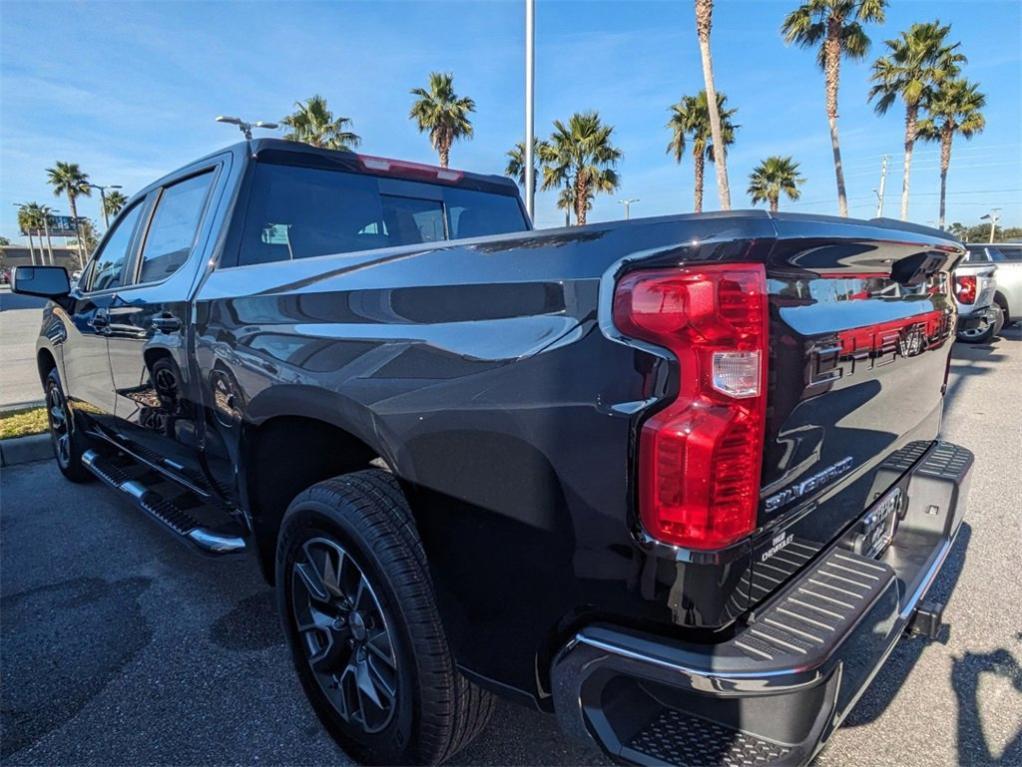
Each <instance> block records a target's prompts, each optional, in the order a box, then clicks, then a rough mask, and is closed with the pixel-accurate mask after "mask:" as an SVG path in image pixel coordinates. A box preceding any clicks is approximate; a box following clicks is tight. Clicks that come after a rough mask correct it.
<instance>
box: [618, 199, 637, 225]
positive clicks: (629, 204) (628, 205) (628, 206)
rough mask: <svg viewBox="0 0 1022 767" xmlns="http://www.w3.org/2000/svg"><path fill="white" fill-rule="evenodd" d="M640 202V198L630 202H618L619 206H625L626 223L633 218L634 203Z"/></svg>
mask: <svg viewBox="0 0 1022 767" xmlns="http://www.w3.org/2000/svg"><path fill="white" fill-rule="evenodd" d="M633 202H639V198H638V197H633V198H632V199H630V200H618V204H620V205H624V206H625V221H627V220H628V219H630V218H631V217H632V203H633Z"/></svg>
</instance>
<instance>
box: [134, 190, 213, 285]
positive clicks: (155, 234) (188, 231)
mask: <svg viewBox="0 0 1022 767" xmlns="http://www.w3.org/2000/svg"><path fill="white" fill-rule="evenodd" d="M212 180H213V171H211V170H210V171H206V172H205V173H201V174H199V175H198V176H192V177H191V178H189V179H185V180H184V181H179V182H178V183H176V184H173V185H172V186H168V187H167V188H166V189H164V190H163V194H161V195H160V200H159V202H158V203H157V204H156V212H155V213H154V214H153V220H152V223H151V224H150V225H149V233H148V234H147V235H146V239H145V246H144V247H143V248H142V268H141V271H140V273H139V278H138V281H139V282H141V283H146V282H158V281H159V280H162V279H164V278H166V277H169V276H170V275H171V274H173V273H174V272H176V271H177V270H178V268H179V267H180V266H181V264H183V263H184V262H185V261H186V260H187V259H188V254H189V253H191V251H192V246H193V245H194V244H195V235H196V232H197V231H198V229H199V219H200V218H201V217H202V210H203V207H204V206H205V203H206V196H207V195H208V194H209V186H210V183H211V182H212Z"/></svg>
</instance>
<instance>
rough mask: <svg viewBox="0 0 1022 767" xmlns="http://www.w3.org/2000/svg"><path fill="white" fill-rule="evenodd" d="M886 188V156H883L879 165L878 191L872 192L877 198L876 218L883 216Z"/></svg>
mask: <svg viewBox="0 0 1022 767" xmlns="http://www.w3.org/2000/svg"><path fill="white" fill-rule="evenodd" d="M885 186H887V155H884V161H883V163H881V165H880V191H877V190H876V189H874V190H873V194H875V195H876V196H877V218H880V217H881V216H883V215H884V187H885Z"/></svg>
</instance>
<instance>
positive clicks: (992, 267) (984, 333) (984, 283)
mask: <svg viewBox="0 0 1022 767" xmlns="http://www.w3.org/2000/svg"><path fill="white" fill-rule="evenodd" d="M996 275H997V265H996V264H992V263H989V262H983V261H977V260H972V261H963V262H962V263H960V264H959V265H958V268H957V269H955V272H954V284H955V300H956V301H957V302H958V325H957V327H956V334H957V337H958V340H959V341H962V342H964V343H969V344H980V343H987V342H988V341H990V339H992V338H993V337H994V336H996V335H997V334H998V333H1000V332H1001V328H1002V326H1003V325H1004V313H1003V312H1002V310H1001V307H1000V305H999V304H997V303H995V301H994V297H995V296H996V294H997V276H996Z"/></svg>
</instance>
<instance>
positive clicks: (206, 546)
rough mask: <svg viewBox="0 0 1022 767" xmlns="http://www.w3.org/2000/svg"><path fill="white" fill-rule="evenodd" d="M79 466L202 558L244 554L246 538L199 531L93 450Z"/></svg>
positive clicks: (182, 512)
mask: <svg viewBox="0 0 1022 767" xmlns="http://www.w3.org/2000/svg"><path fill="white" fill-rule="evenodd" d="M82 463H83V464H84V465H85V467H86V468H87V469H88V470H89V471H91V472H92V473H93V474H95V475H96V476H97V477H99V479H101V480H102V481H103V482H104V483H106V484H107V485H109V486H110V487H112V488H114V489H115V490H120V491H121V492H122V493H124V494H125V495H127V496H129V497H130V498H131V499H132V500H133V501H134V502H135V505H136V506H138V508H140V509H141V510H142V511H144V512H145V513H146V514H147V515H149V516H150V517H152V518H153V519H155V520H156V521H157V522H159V523H160V524H161V525H162V526H163V527H165V528H166V529H167V530H169V531H170V532H172V533H174V534H175V535H176V536H177V537H178V538H179V539H180V540H182V541H184V542H185V543H188V544H189V545H191V546H193V547H195V548H196V549H198V550H199V551H201V552H203V553H204V554H213V555H223V554H234V553H236V552H240V551H244V550H245V547H246V542H245V538H244V537H243V536H241V535H232V534H227V533H222V532H218V531H216V530H211V529H209V528H206V527H202V526H201V525H200V524H199V523H198V522H197V521H196V520H195V519H194V518H193V517H192V516H191V515H190V514H189V513H188V512H187V511H185V510H183V509H180V508H178V507H177V506H176V505H175V504H174V503H173V502H172V501H169V500H167V499H165V498H164V497H163V496H162V495H160V494H159V493H158V492H156V491H155V490H150V489H148V488H147V487H146V486H145V485H143V484H142V483H141V482H139V481H138V480H134V479H130V478H129V477H128V476H127V475H126V474H125V473H124V472H123V471H122V470H121V469H119V468H118V467H117V466H115V465H113V464H112V463H111V462H110V461H108V460H107V459H105V458H104V457H103V456H101V455H100V454H99V453H97V452H96V451H95V450H86V451H85V453H84V454H83V455H82Z"/></svg>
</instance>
